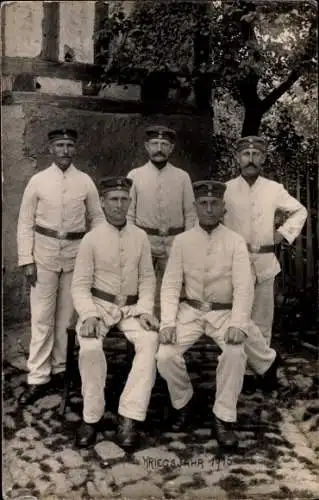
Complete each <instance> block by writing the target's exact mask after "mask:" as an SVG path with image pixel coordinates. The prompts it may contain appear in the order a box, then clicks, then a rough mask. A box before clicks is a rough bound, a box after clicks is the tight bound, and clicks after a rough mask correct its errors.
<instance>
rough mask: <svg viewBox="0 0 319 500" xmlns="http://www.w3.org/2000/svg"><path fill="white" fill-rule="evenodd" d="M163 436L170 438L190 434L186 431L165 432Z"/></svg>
mask: <svg viewBox="0 0 319 500" xmlns="http://www.w3.org/2000/svg"><path fill="white" fill-rule="evenodd" d="M162 436H163V437H165V438H168V439H181V438H184V437H187V436H188V434H187V433H186V432H164V433H163V434H162Z"/></svg>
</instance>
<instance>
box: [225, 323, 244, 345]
mask: <svg viewBox="0 0 319 500" xmlns="http://www.w3.org/2000/svg"><path fill="white" fill-rule="evenodd" d="M245 338H246V335H245V333H244V332H243V331H242V330H240V329H239V328H235V327H233V326H230V327H229V328H228V330H227V332H226V333H225V342H226V344H232V345H236V344H242V343H243V342H244V340H245Z"/></svg>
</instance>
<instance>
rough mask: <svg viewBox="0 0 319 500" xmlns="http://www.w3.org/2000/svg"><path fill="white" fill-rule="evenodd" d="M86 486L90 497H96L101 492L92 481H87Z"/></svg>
mask: <svg viewBox="0 0 319 500" xmlns="http://www.w3.org/2000/svg"><path fill="white" fill-rule="evenodd" d="M86 488H87V492H88V495H89V497H90V498H94V499H95V498H96V499H97V498H99V496H100V495H101V492H100V491H99V490H98V488H97V487H96V485H95V484H94V483H93V482H92V481H88V482H87V483H86Z"/></svg>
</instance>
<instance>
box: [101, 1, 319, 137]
mask: <svg viewBox="0 0 319 500" xmlns="http://www.w3.org/2000/svg"><path fill="white" fill-rule="evenodd" d="M316 3H317V2H316V1H315V0H309V1H300V2H299V1H289V0H287V1H280V0H278V1H276V0H274V1H271V2H270V1H267V0H263V1H258V0H238V1H211V2H207V1H197V2H195V1H188V2H182V1H174V0H171V1H162V0H159V1H156V2H153V1H149V0H146V1H141V0H137V1H136V2H135V8H134V9H132V12H131V15H130V16H126V15H125V13H124V11H123V10H122V8H121V2H118V5H117V8H115V10H114V11H113V13H112V15H111V16H110V17H109V19H108V20H106V22H105V24H104V26H103V28H102V29H101V30H100V32H99V33H98V34H97V39H98V40H99V41H100V42H101V41H102V42H103V43H101V44H100V46H101V47H103V50H102V51H101V53H100V55H99V57H100V62H101V65H102V67H103V74H102V80H103V81H104V82H105V83H108V82H113V81H116V82H119V83H133V82H137V83H140V84H141V85H142V97H144V99H148V98H152V99H154V96H156V99H157V100H158V102H159V103H161V102H163V101H164V100H165V99H166V98H167V95H168V90H169V88H172V87H173V88H176V89H177V94H178V98H179V99H180V100H182V101H183V100H187V99H188V98H189V96H190V95H192V94H195V100H196V103H197V106H198V107H200V108H201V109H205V108H206V109H208V108H211V107H212V101H211V96H212V91H213V95H214V96H215V98H218V97H220V96H222V95H225V94H230V95H231V96H232V97H234V98H235V99H236V100H237V101H238V102H240V103H241V104H242V105H243V106H244V108H245V117H244V120H243V127H242V134H243V135H247V134H249V133H258V130H259V127H260V123H261V120H262V117H263V116H264V114H265V113H266V112H267V111H268V110H269V109H270V108H271V107H272V106H273V104H274V103H276V102H277V101H278V99H279V98H280V97H281V96H282V95H283V94H284V93H286V92H287V91H288V90H289V89H291V87H292V86H293V84H294V83H295V82H296V81H297V80H298V79H300V80H301V84H302V85H303V86H304V87H305V88H306V89H309V88H311V87H312V86H313V85H314V84H315V82H316V77H315V74H316V73H315V71H314V70H315V69H316V63H317V61H316V57H317V52H316V48H317V5H316ZM146 83H148V84H149V87H148V89H149V92H148V93H147V86H146ZM143 89H144V94H143Z"/></svg>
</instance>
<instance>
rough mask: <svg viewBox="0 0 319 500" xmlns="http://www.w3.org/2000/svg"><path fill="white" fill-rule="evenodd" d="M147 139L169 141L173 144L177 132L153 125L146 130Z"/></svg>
mask: <svg viewBox="0 0 319 500" xmlns="http://www.w3.org/2000/svg"><path fill="white" fill-rule="evenodd" d="M145 134H146V138H147V139H148V140H149V139H167V140H169V141H171V142H174V141H175V138H176V132H175V130H173V129H171V128H168V127H165V126H163V125H152V126H150V127H147V129H146V130H145Z"/></svg>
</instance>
